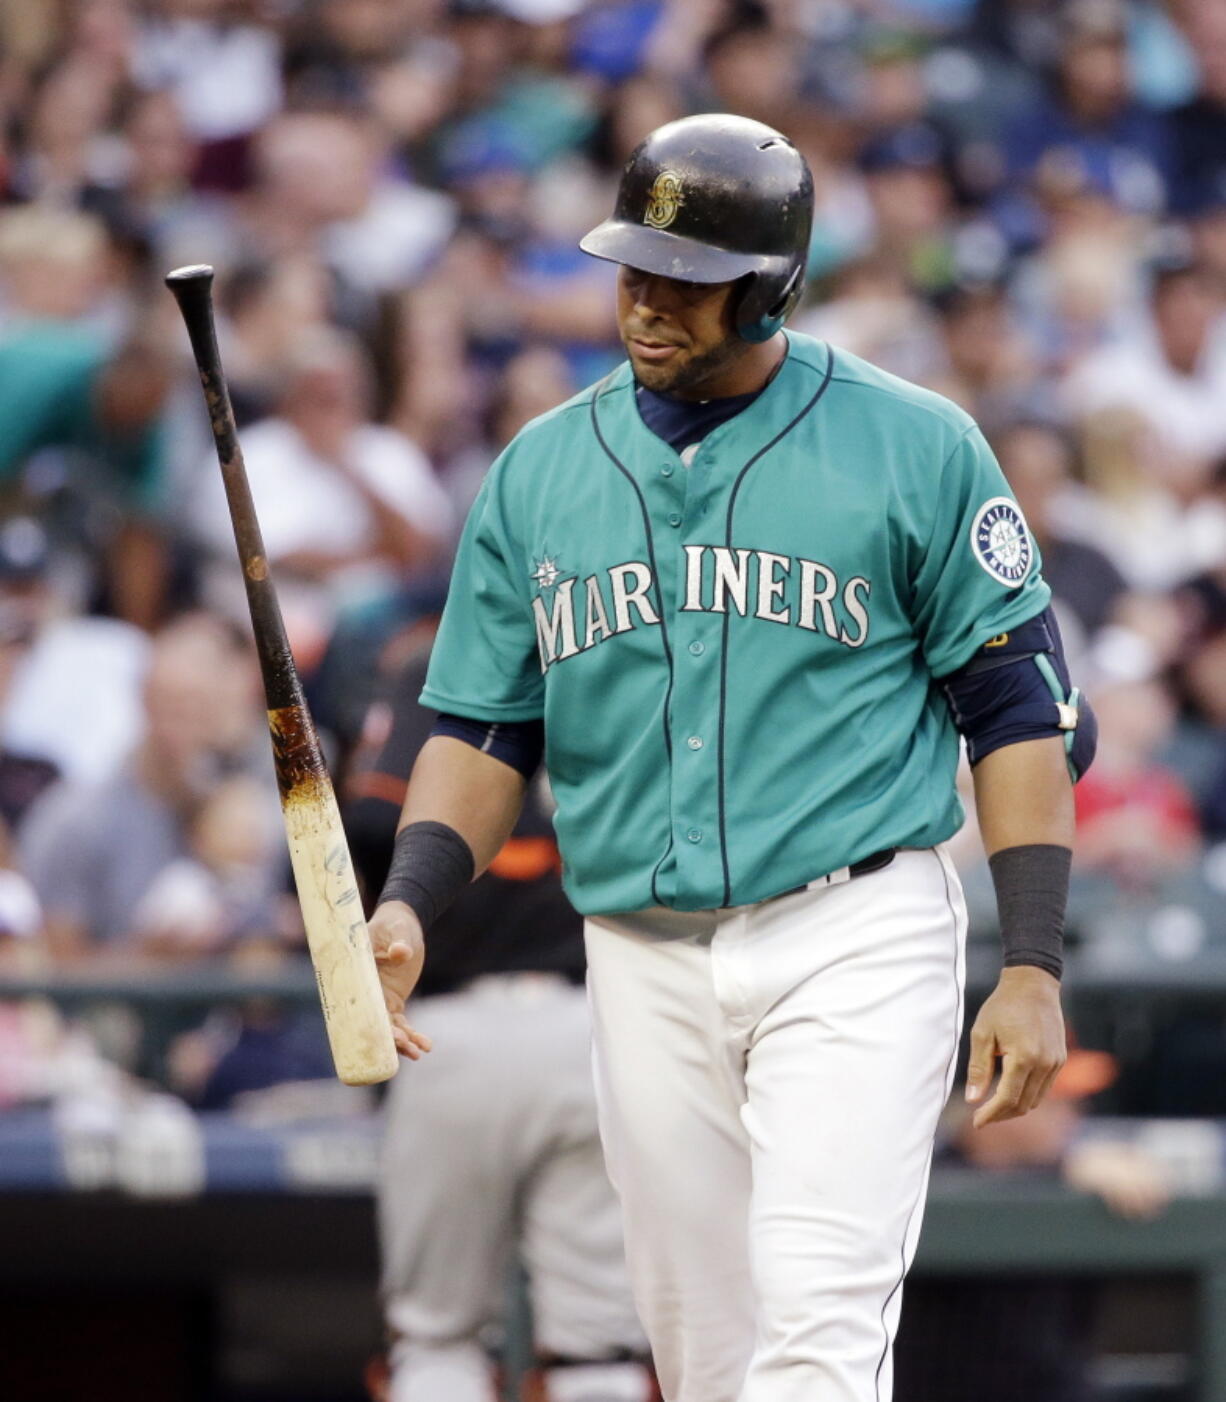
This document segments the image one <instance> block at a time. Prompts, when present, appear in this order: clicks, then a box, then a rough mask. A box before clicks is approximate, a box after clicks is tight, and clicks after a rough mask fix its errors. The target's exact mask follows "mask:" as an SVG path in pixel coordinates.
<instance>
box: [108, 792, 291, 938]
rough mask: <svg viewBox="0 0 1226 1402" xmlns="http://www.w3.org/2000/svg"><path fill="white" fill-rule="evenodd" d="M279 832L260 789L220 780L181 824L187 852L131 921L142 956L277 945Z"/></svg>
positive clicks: (280, 924) (280, 920) (281, 922)
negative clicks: (254, 943)
mask: <svg viewBox="0 0 1226 1402" xmlns="http://www.w3.org/2000/svg"><path fill="white" fill-rule="evenodd" d="M282 841H283V833H282V829H281V824H280V823H279V822H278V821H277V814H276V810H275V808H274V806H273V805H271V804H269V802H268V792H267V789H266V787H265V786H263V785H261V784H258V783H256V782H255V781H254V780H253V779H252V778H250V777H249V776H247V775H241V774H236V775H233V776H232V777H230V778H227V779H222V780H221V781H220V782H219V783H218V784H217V786H216V787H215V788H213V789H212V790H211V791H210V792H209V793H207V794H206V795H205V796H204V798H203V799H202V800H201V801H200V804H199V807H198V809H197V811H196V812H195V813H194V814H192V815H191V817H190V818H189V819H188V820H187V846H188V850H187V853H186V854H185V855H184V856H182V857H177V858H175V859H174V860H173V861H172V862H170V864H169V865H168V866H166V867H164V868H163V869H162V871H161V872H159V873H158V875H157V876H156V877H155V878H154V880H153V883H152V885H151V886H150V887H149V889H148V890H147V891H146V892H145V894H144V895H143V896H142V897H141V899H140V902H139V904H138V905H137V907H136V909H135V911H134V912H133V916H132V936H133V939H134V941H135V943H136V944H137V945H138V946H139V948H140V949H141V951H142V952H144V953H147V954H152V955H157V956H161V957H165V958H170V959H191V958H199V957H202V956H206V955H215V954H218V953H221V952H222V951H225V950H227V949H229V948H231V947H232V946H234V945H235V944H236V943H237V942H238V941H239V940H241V939H243V938H251V937H256V938H260V939H264V940H267V941H275V940H276V939H277V938H278V937H279V935H280V934H281V932H282V931H283V930H284V929H285V928H286V925H287V922H286V920H285V918H284V915H283V913H282V911H281V909H280V906H281V901H282V895H283V893H282V887H283V882H282V881H281V879H280V878H281V876H282V875H283V872H282V866H283V863H282V862H281V861H280V860H279V859H280V854H281V843H282Z"/></svg>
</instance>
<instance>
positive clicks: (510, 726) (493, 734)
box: [430, 711, 545, 779]
mask: <svg viewBox="0 0 1226 1402" xmlns="http://www.w3.org/2000/svg"><path fill="white" fill-rule="evenodd" d="M430 734H431V735H449V736H450V737H451V738H452V739H453V740H462V741H463V742H464V743H465V744H466V745H471V746H472V747H473V749H474V750H480V751H481V753H482V754H485V755H492V756H493V757H494V759H497V760H501V761H502V763H503V764H509V765H510V766H511V768H512V769H517V770H518V771H519V772H520V773H521V774H522V775H523V776H524V778H525V779H531V778H532V776H533V775H534V774H535V773H536V771H537V769H538V767H539V766H540V763H541V757H542V756H543V755H544V753H545V723H544V721H540V720H521V721H485V720H470V719H469V718H468V717H467V716H457V715H452V714H451V713H449V712H447V711H444V712H443V713H442V714H440V716H439V718H438V720H436V721H435V723H434V727H433V729H432V730H431V731H430Z"/></svg>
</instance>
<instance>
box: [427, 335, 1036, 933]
mask: <svg viewBox="0 0 1226 1402" xmlns="http://www.w3.org/2000/svg"><path fill="white" fill-rule="evenodd" d="M787 338H788V354H787V358H786V359H785V361H784V362H783V365H782V366H781V368H780V370H779V372H778V374H777V375H776V376H775V377H774V379H773V380H772V381H771V382H770V384H769V385H767V387H766V388H765V389H764V390H763V391H762V393H761V394H760V395H759V396H758V397H757V398H756V399H755V400H754V401H753V402H752V404H750V405H749V407H748V408H746V409H745V410H743V411H742V412H741V413H739V414H737V415H736V416H735V417H733V418H730V419H728V420H727V421H726V422H724V423H722V424H720V425H719V426H718V427H716V428H714V429H712V430H711V431H710V432H709V433H708V434H707V436H706V437H705V438H703V440H702V442H701V444H700V445H699V446H698V449H697V452H695V453H694V454H693V456H692V457H691V456H690V454H689V452H688V451H687V459H688V465H687V462H683V461H682V459H681V458H680V457H679V456H678V454H677V453H675V452H674V451H673V449H672V448H670V447H669V446H668V445H667V444H665V443H664V442H663V441H662V440H661V439H660V438H658V437H657V436H656V435H655V434H653V433H652V432H651V431H650V429H648V428H647V426H646V425H645V424H644V422H643V420H642V418H641V416H640V413H639V410H638V408H637V405H636V400H635V395H634V388H633V379H632V376H631V374H630V372H629V368H628V366H623V367H622V368H621V369H619V370H617V371H615V372H614V373H613V374H612V375H611V376H609V377H608V378H607V379H606V380H604V381H602V382H601V383H600V384H599V385H596V386H594V387H593V388H591V389H588V390H585V391H584V392H583V393H582V394H579V395H577V396H576V397H575V398H574V399H572V400H570V401H569V402H568V403H567V404H565V405H563V406H561V407H560V408H559V409H556V410H554V411H553V412H552V413H550V414H547V415H544V416H543V417H542V418H540V419H537V420H535V421H534V422H533V423H531V424H529V425H528V426H527V428H525V429H524V430H523V431H522V432H521V433H520V434H519V435H518V436H517V437H516V438H515V440H514V441H513V442H512V443H511V444H510V445H509V447H508V448H507V449H506V451H505V452H504V453H503V455H502V456H501V458H500V459H499V461H498V462H497V463H496V464H495V465H494V467H493V468H492V469H491V472H490V474H489V476H488V478H487V480H486V483H485V485H484V487H483V488H482V492H481V495H480V497H479V498H478V500H477V503H476V504H475V506H474V507H473V510H472V513H471V515H470V517H469V521H468V524H467V526H466V528H465V532H464V539H463V541H462V542H461V546H460V551H459V554H458V557H457V561H456V567H455V572H454V575H453V580H452V588H451V596H450V598H449V601H448V604H447V608H446V611H445V613H444V617H443V623H442V626H441V629H440V632H439V637H438V640H437V642H436V644H435V649H434V653H433V658H432V661H431V666H430V673H429V677H428V680H427V684H426V688H425V690H424V692H423V696H422V699H423V701H424V703H425V704H426V705H429V706H433V707H435V708H437V709H439V710H444V711H449V712H453V713H455V714H458V715H466V716H471V717H473V718H475V719H478V720H483V721H490V722H494V721H513V720H530V719H538V718H541V717H543V718H544V721H545V735H546V761H547V763H548V766H549V772H550V779H551V781H552V785H553V791H554V796H555V798H556V800H557V803H558V811H557V815H556V827H557V833H558V838H559V844H560V847H561V850H562V855H563V859H564V863H565V877H566V884H567V889H568V892H569V894H570V896H571V898H572V900H573V901H574V902H575V904H576V906H577V907H578V908H579V910H580V911H582V912H584V913H598V912H616V911H625V910H635V909H642V908H644V907H647V906H651V905H667V906H672V907H674V908H677V909H683V910H693V909H703V908H708V907H717V906H728V905H740V904H747V903H750V902H753V901H758V900H763V899H766V898H767V897H770V896H773V895H776V894H778V893H779V892H780V891H782V890H787V889H790V888H792V887H795V886H798V885H801V884H803V883H805V882H807V881H810V880H812V879H814V878H815V877H818V876H821V875H823V874H825V873H826V872H829V871H832V870H836V869H837V868H839V867H841V866H846V865H848V864H849V863H851V862H854V861H856V860H858V859H860V858H861V857H864V856H866V855H868V854H869V853H870V852H873V851H876V850H878V849H879V848H881V847H885V846H897V847H929V846H932V845H934V844H935V843H937V842H940V841H943V840H944V839H946V838H948V837H949V836H951V835H952V833H953V832H954V831H956V829H957V828H958V826H959V825H960V823H961V821H962V812H961V808H960V806H959V804H958V800H957V797H956V794H955V790H954V785H953V782H952V780H953V775H954V771H955V768H956V764H957V758H958V737H957V732H956V731H955V729H954V725H953V722H952V719H951V717H950V714H949V709H948V706H947V703H946V701H945V699H944V696H943V694H942V693H941V691H940V689H939V688H938V687H936V686H935V685H934V678H938V677H942V676H945V675H948V674H949V673H950V672H952V671H954V670H955V669H957V668H958V667H960V666H961V665H962V664H963V663H964V662H965V661H966V660H967V659H968V658H969V657H970V656H971V654H972V653H973V652H974V651H975V650H976V649H977V648H979V647H980V646H982V644H983V643H985V642H986V641H987V640H988V639H989V638H992V637H994V636H995V635H997V634H999V633H1002V632H1007V631H1008V630H1009V629H1010V628H1013V627H1016V626H1017V625H1018V624H1020V623H1021V622H1023V621H1025V620H1026V619H1028V618H1031V617H1033V616H1034V615H1035V614H1037V613H1039V612H1040V611H1041V610H1042V609H1043V608H1044V607H1045V606H1046V605H1047V603H1048V599H1049V591H1048V590H1047V587H1046V585H1045V584H1044V583H1043V581H1042V579H1041V577H1040V575H1039V569H1038V567H1039V557H1038V550H1037V548H1036V547H1035V545H1034V542H1033V540H1032V538H1031V537H1030V534H1029V532H1028V530H1027V528H1026V523H1025V521H1024V519H1023V517H1022V513H1021V511H1020V510H1019V509H1018V507H1017V504H1016V502H1014V500H1013V498H1012V496H1011V494H1010V493H1009V490H1008V487H1007V485H1006V483H1005V481H1004V478H1003V476H1002V474H1001V472H1000V469H999V467H998V466H997V464H996V461H995V459H994V458H993V456H992V453H991V451H990V449H989V448H988V446H987V444H986V443H985V442H984V440H983V437H982V435H981V434H980V433H979V431H978V429H977V428H976V427H975V426H974V424H973V422H972V421H971V420H970V419H969V418H968V417H967V415H966V414H964V413H963V412H962V410H960V409H958V408H957V407H956V406H954V405H953V404H951V403H949V401H947V400H945V399H942V398H941V397H940V396H938V395H935V394H932V393H930V392H928V391H925V390H921V389H918V388H916V387H915V386H913V385H909V384H906V383H905V382H904V381H901V380H898V379H896V378H894V377H893V376H890V375H887V374H885V373H883V372H881V371H878V370H876V369H874V368H873V367H871V366H869V365H867V364H865V363H864V362H863V361H860V360H858V359H857V358H856V357H854V356H852V355H849V354H846V353H844V352H842V351H839V350H834V351H831V350H830V349H829V348H828V347H826V346H825V345H823V344H822V343H820V342H817V341H814V340H812V339H811V338H809V337H807V336H802V335H798V334H795V333H792V332H789V333H787ZM733 755H735V756H737V757H738V761H737V763H736V764H735V765H733V764H731V763H730V762H729V757H730V756H733ZM749 760H752V763H750V762H748V761H749Z"/></svg>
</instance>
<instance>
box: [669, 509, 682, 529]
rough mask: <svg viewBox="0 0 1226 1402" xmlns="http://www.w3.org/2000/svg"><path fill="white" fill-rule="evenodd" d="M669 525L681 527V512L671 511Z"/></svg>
mask: <svg viewBox="0 0 1226 1402" xmlns="http://www.w3.org/2000/svg"><path fill="white" fill-rule="evenodd" d="M668 524H669V525H670V526H679V525H680V524H681V513H680V512H679V511H670V512H669V513H668Z"/></svg>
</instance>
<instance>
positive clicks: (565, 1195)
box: [346, 649, 657, 1402]
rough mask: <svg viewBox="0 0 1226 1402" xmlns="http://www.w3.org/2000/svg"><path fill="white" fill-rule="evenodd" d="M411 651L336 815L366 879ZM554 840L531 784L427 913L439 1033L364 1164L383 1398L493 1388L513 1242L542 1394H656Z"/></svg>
mask: <svg viewBox="0 0 1226 1402" xmlns="http://www.w3.org/2000/svg"><path fill="white" fill-rule="evenodd" d="M427 655H428V653H427V651H426V650H425V649H422V650H421V651H420V652H418V653H417V654H416V655H414V656H413V657H412V658H410V659H409V661H408V662H407V663H406V664H405V666H404V669H403V671H402V672H401V673H400V675H399V676H398V677H397V678H396V682H395V688H394V691H393V693H392V695H391V697H390V699H389V701H387V702H384V701H383V700H380V701H378V702H376V714H378V713H379V712H382V711H387V712H388V718H389V722H390V723H389V725H388V730H387V736H386V740H385V742H384V744H383V745H382V748H381V750H380V752H379V754H378V757H377V758H374V757H373V756H372V761H373V762H371V763H368V764H366V765H364V766H362V767H361V768H360V769H359V772H358V773H357V774H356V775H355V777H354V779H353V781H352V785H351V791H352V793H353V795H354V801H353V802H352V803H351V804H350V805H349V808H348V811H347V813H346V827H347V828H348V830H349V835H350V839H351V841H352V844H353V856H354V860H355V861H356V862H357V863H358V865H359V867H360V868H361V869H362V872H363V875H364V876H365V877H367V878H373V880H368V885H370V886H371V887H372V888H373V889H374V890H378V889H379V885H380V884H381V883H382V880H383V877H384V875H385V874H386V871H387V865H388V860H389V858H390V855H391V849H392V837H393V834H394V832H395V829H396V817H397V814H398V813H399V811H400V804H401V800H402V798H403V796H404V790H405V786H406V785H407V783H408V778H409V770H410V768H411V767H412V764H413V760H414V758H415V757H416V755H417V753H418V751H419V750H420V749H421V746H422V745H423V744H424V743H425V741H426V739H427V737H428V735H429V732H430V716H429V713H428V712H426V711H424V710H423V709H422V708H421V707H420V706H419V705H418V704H417V696H418V693H419V692H420V691H421V688H422V684H423V682H424V681H425V676H426V659H427ZM557 855H558V853H557V846H556V844H555V842H554V838H553V828H552V826H551V824H550V820H549V815H548V805H547V801H546V793H545V786H544V785H543V784H540V783H534V784H532V785H530V786H529V788H528V792H527V794H526V795H525V799H524V805H523V809H522V811H521V812H520V815H519V820H518V822H517V823H516V825H515V831H514V833H513V834H512V836H511V838H510V840H509V841H508V842H507V845H506V846H505V847H504V848H503V849H502V851H501V852H500V853H499V854H498V856H497V858H495V860H494V862H493V863H492V864H491V866H490V869H489V870H488V871H487V872H486V874H485V875H484V876H483V877H482V878H481V880H480V881H478V882H475V883H474V884H473V885H472V886H470V887H469V888H468V890H466V891H465V892H464V893H463V894H462V895H461V896H460V898H459V899H458V900H457V901H456V903H455V904H454V905H453V906H451V908H450V909H449V910H448V911H447V913H446V914H445V915H444V916H443V917H442V919H440V920H439V922H438V924H437V925H436V926H435V927H434V931H433V951H432V956H431V959H430V963H429V965H428V967H427V968H426V970H425V973H424V976H423V978H422V981H421V983H420V984H419V985H418V986H417V989H416V990H415V991H416V994H417V998H418V999H419V1000H420V1002H419V1003H418V1004H417V1005H416V1006H417V1007H418V1008H419V1009H420V1016H421V1018H422V1021H423V1023H424V1025H425V1026H426V1027H427V1028H428V1029H429V1030H430V1033H431V1035H432V1036H433V1038H434V1040H435V1041H436V1042H437V1043H438V1050H437V1052H436V1053H435V1054H434V1057H433V1058H432V1060H431V1066H430V1072H431V1074H430V1075H428V1076H397V1077H396V1079H395V1080H394V1081H393V1082H392V1084H391V1086H390V1087H389V1094H388V1100H387V1105H386V1110H387V1119H386V1133H385V1135H384V1145H383V1155H382V1164H381V1170H380V1174H379V1181H378V1194H377V1200H378V1208H379V1214H378V1215H379V1244H380V1254H381V1257H382V1264H383V1292H382V1293H383V1301H384V1313H385V1317H386V1320H387V1324H388V1330H389V1333H390V1335H391V1338H392V1345H391V1357H390V1365H391V1376H390V1380H389V1390H388V1399H389V1402H495V1398H496V1396H497V1394H496V1391H495V1386H494V1379H493V1374H492V1370H491V1369H490V1367H489V1364H488V1361H487V1353H486V1349H485V1347H484V1343H485V1338H484V1336H485V1335H486V1334H487V1333H488V1332H489V1331H490V1328H491V1326H492V1327H494V1328H497V1326H498V1325H499V1324H500V1323H501V1317H502V1304H503V1302H504V1300H505V1297H506V1288H505V1282H506V1273H507V1264H508V1259H509V1257H510V1254H511V1252H512V1250H513V1249H516V1248H518V1251H519V1254H520V1256H521V1258H522V1259H523V1260H524V1262H525V1264H526V1265H527V1267H528V1272H529V1279H530V1286H531V1296H532V1306H533V1308H532V1315H533V1328H534V1335H535V1343H536V1351H537V1355H538V1358H539V1360H540V1367H539V1369H538V1370H537V1372H536V1375H535V1381H536V1383H537V1384H538V1386H539V1388H540V1397H541V1399H542V1402H653V1399H656V1398H657V1394H656V1392H655V1388H654V1384H653V1381H652V1379H651V1378H650V1376H649V1374H648V1372H647V1370H646V1369H645V1367H644V1366H643V1364H642V1362H641V1361H639V1360H640V1355H641V1354H642V1353H643V1352H644V1343H643V1336H642V1331H641V1329H640V1326H639V1323H638V1321H637V1319H636V1318H635V1314H634V1309H633V1306H632V1303H631V1300H630V1290H629V1284H628V1281H627V1279H626V1268H625V1262H624V1259H623V1254H622V1232H621V1214H620V1213H619V1211H618V1208H617V1202H616V1199H615V1198H614V1196H613V1192H612V1189H611V1188H610V1186H609V1179H608V1175H607V1174H606V1173H605V1168H604V1163H603V1161H602V1159H601V1154H600V1142H599V1139H598V1136H597V1129H596V1108H595V1104H594V1097H593V1095H592V1085H591V1076H590V1074H589V1072H588V1059H589V1058H588V1048H589V1041H590V1032H589V1016H588V1009H587V1002H586V999H585V998H584V996H583V986H582V983H583V970H584V958H583V942H582V936H581V931H580V922H579V918H578V916H577V915H576V914H575V912H574V910H573V909H572V908H571V906H570V904H569V902H568V901H567V900H566V898H565V896H564V895H563V894H562V887H561V883H560V881H559V880H558V872H557V867H558V862H557Z"/></svg>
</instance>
